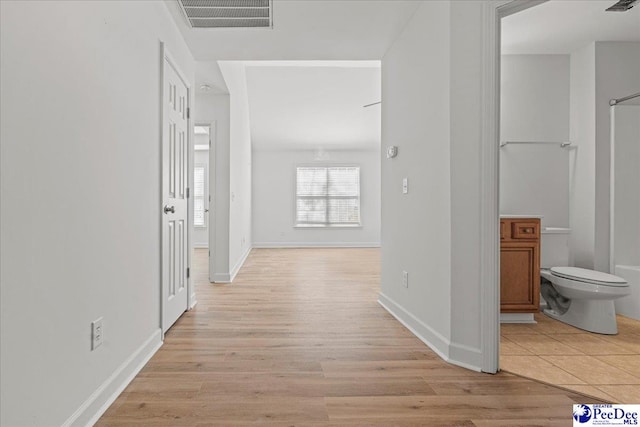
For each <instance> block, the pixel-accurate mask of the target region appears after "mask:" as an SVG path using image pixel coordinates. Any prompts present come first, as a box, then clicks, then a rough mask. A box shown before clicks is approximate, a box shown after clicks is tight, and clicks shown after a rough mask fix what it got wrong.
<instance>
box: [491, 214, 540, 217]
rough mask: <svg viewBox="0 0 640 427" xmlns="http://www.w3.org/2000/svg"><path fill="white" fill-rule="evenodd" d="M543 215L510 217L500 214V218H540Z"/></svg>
mask: <svg viewBox="0 0 640 427" xmlns="http://www.w3.org/2000/svg"><path fill="white" fill-rule="evenodd" d="M542 217H543V215H510V214H500V218H542Z"/></svg>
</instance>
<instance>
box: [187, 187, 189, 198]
mask: <svg viewBox="0 0 640 427" xmlns="http://www.w3.org/2000/svg"><path fill="white" fill-rule="evenodd" d="M188 198H189V187H187V199H188Z"/></svg>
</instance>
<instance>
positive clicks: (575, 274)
mask: <svg viewBox="0 0 640 427" xmlns="http://www.w3.org/2000/svg"><path fill="white" fill-rule="evenodd" d="M551 274H553V275H554V276H558V277H562V278H564V279H568V280H575V281H577V282H583V283H591V284H593V285H600V286H613V287H624V286H628V284H627V281H626V280H624V279H622V278H620V277H618V276H614V275H613V274H608V273H603V272H601V271H595V270H588V269H586V268H578V267H551Z"/></svg>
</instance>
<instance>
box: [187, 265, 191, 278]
mask: <svg viewBox="0 0 640 427" xmlns="http://www.w3.org/2000/svg"><path fill="white" fill-rule="evenodd" d="M189 277H191V269H190V268H187V279H188V278H189Z"/></svg>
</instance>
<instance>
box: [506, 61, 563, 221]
mask: <svg viewBox="0 0 640 427" xmlns="http://www.w3.org/2000/svg"><path fill="white" fill-rule="evenodd" d="M501 64H502V70H501V90H500V94H501V99H500V116H501V117H500V139H501V141H526V142H535V141H541V142H555V141H568V140H569V87H570V84H569V55H503V56H502V61H501ZM569 153H570V151H569V150H567V149H565V148H561V147H560V144H557V145H544V144H527V145H518V144H511V145H506V146H504V147H502V148H501V149H500V213H503V214H518V215H543V218H542V226H543V227H569V161H570V155H569Z"/></svg>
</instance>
